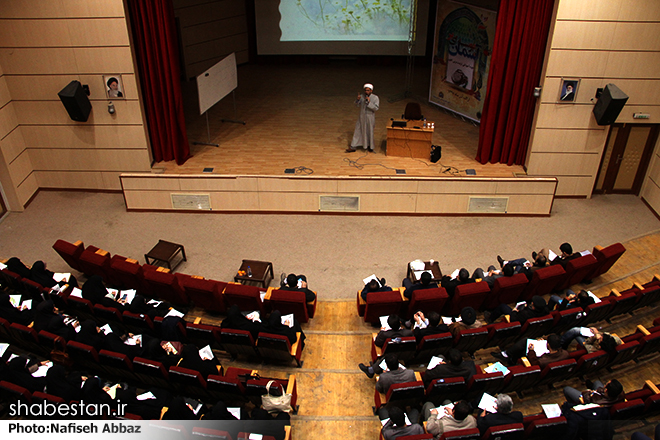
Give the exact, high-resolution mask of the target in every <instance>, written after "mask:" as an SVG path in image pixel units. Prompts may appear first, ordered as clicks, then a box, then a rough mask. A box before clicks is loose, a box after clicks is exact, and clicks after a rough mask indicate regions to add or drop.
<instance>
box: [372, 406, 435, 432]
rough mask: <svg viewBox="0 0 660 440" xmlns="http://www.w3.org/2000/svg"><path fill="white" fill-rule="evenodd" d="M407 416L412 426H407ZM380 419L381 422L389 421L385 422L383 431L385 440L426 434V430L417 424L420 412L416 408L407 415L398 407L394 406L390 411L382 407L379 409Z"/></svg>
mask: <svg viewBox="0 0 660 440" xmlns="http://www.w3.org/2000/svg"><path fill="white" fill-rule="evenodd" d="M406 416H408V420H410V422H411V424H410V425H406ZM378 418H379V419H380V420H381V422H382V421H383V420H386V419H389V420H388V421H387V422H385V424H384V425H383V429H382V431H381V433H382V434H383V438H384V439H385V440H396V439H397V438H399V437H404V436H407V435H417V434H424V428H423V427H422V425H420V424H419V423H417V421H418V420H419V411H417V410H416V409H414V408H411V409H410V411H408V413H407V414H404V412H403V410H402V409H401V408H399V407H398V406H393V407H391V408H390V409H389V410H388V409H387V408H386V407H384V406H381V407H380V408H379V409H378Z"/></svg>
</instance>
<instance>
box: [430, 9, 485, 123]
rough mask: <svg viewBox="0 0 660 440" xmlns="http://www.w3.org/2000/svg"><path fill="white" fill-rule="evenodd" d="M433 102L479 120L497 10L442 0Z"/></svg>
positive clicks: (431, 98) (434, 68)
mask: <svg viewBox="0 0 660 440" xmlns="http://www.w3.org/2000/svg"><path fill="white" fill-rule="evenodd" d="M437 11H438V14H437V16H436V22H435V46H434V51H433V54H434V55H433V68H432V70H431V88H430V91H429V101H430V102H432V103H434V104H437V105H439V106H441V107H445V108H447V109H449V110H452V111H454V112H456V113H459V114H461V115H463V116H465V117H467V118H470V119H472V120H474V121H477V122H479V121H480V120H481V111H482V109H483V105H484V104H483V100H484V97H485V96H486V84H487V82H488V69H489V67H490V55H491V51H492V48H493V39H494V38H495V24H496V18H497V13H496V12H495V11H489V10H487V9H481V8H477V7H475V6H471V5H465V4H461V3H456V2H453V1H451V0H438V9H437Z"/></svg>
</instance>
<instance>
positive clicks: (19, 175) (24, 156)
mask: <svg viewBox="0 0 660 440" xmlns="http://www.w3.org/2000/svg"><path fill="white" fill-rule="evenodd" d="M8 168H9V175H10V176H11V180H12V182H14V184H15V185H19V184H20V183H21V182H23V181H24V180H25V179H26V178H27V177H28V176H29V175H30V174H31V173H32V163H31V162H30V155H29V154H28V153H27V151H24V152H23V153H21V154H19V155H18V156H17V157H16V158H15V159H14V160H13V161H12V162H11V163H10V164H9V167H8Z"/></svg>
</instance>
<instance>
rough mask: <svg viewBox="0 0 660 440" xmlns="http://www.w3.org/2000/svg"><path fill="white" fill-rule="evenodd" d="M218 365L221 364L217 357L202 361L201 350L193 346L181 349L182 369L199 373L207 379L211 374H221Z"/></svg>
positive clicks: (180, 365)
mask: <svg viewBox="0 0 660 440" xmlns="http://www.w3.org/2000/svg"><path fill="white" fill-rule="evenodd" d="M218 365H220V362H219V361H218V359H217V358H215V357H213V359H208V360H205V359H202V358H201V357H200V356H199V349H198V348H197V347H196V346H194V345H193V344H186V345H184V346H183V348H182V349H181V362H179V367H181V368H189V369H191V370H196V371H199V372H200V373H202V376H204V377H205V378H206V377H207V376H208V375H209V374H215V375H218V374H220V372H219V371H218V368H217V366H218Z"/></svg>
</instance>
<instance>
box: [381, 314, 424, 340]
mask: <svg viewBox="0 0 660 440" xmlns="http://www.w3.org/2000/svg"><path fill="white" fill-rule="evenodd" d="M387 325H388V326H389V327H390V329H389V330H385V328H381V329H380V331H379V332H378V335H376V339H375V340H374V344H376V347H382V346H383V345H385V341H386V340H388V339H394V338H404V337H406V336H414V334H413V332H412V330H409V329H407V328H401V318H399V315H395V314H392V315H390V316H388V317H387Z"/></svg>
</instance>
